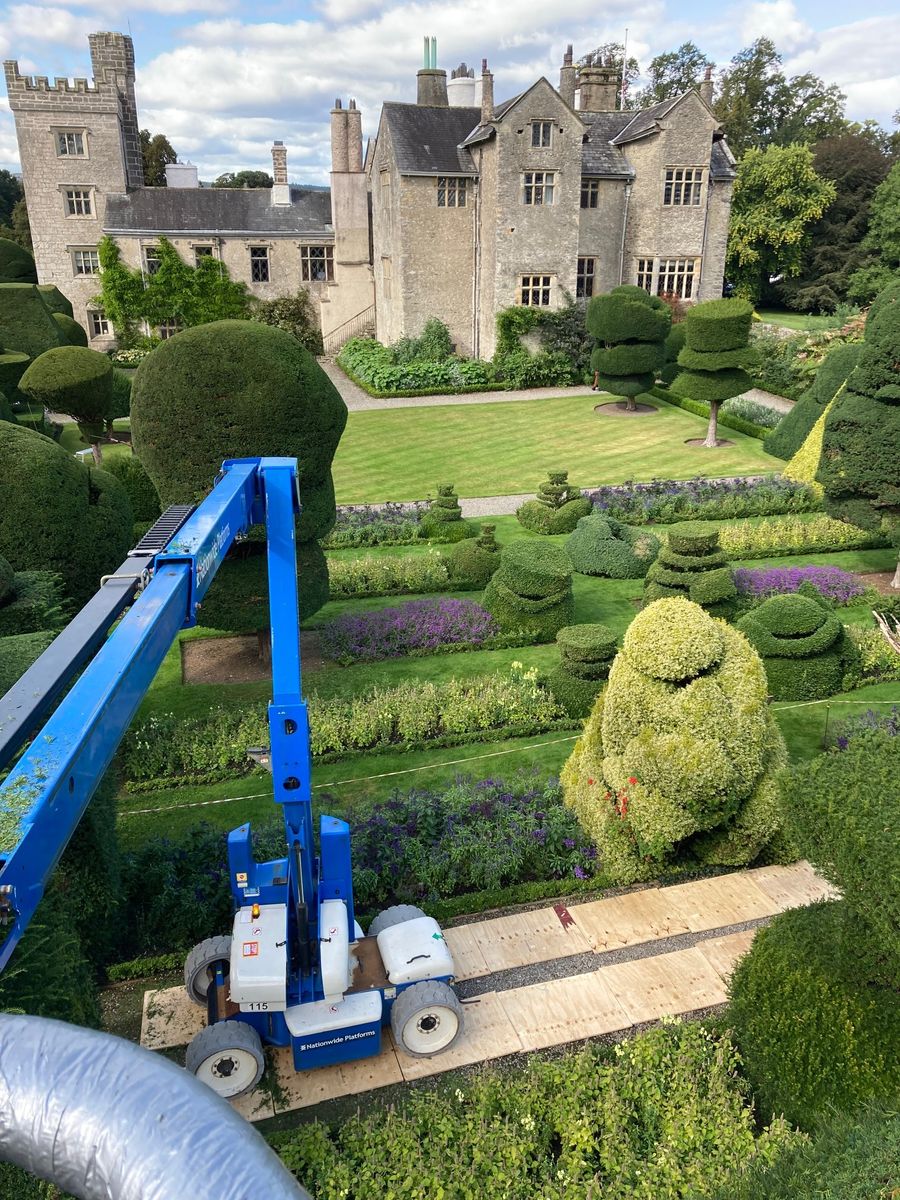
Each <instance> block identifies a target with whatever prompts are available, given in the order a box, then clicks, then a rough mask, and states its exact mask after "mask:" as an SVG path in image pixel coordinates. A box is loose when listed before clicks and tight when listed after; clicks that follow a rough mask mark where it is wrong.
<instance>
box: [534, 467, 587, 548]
mask: <svg viewBox="0 0 900 1200" xmlns="http://www.w3.org/2000/svg"><path fill="white" fill-rule="evenodd" d="M568 478H569V472H568V471H550V472H549V474H548V478H547V479H546V480H545V481H544V482H543V483H542V484H541V486H540V487H539V488H538V492H537V499H536V500H526V501H525V503H524V504H522V505H520V506H519V508H518V509H516V519H517V520H518V522H519V524H520V525H523V526H524V527H525V528H526V529H529V530H531V532H532V533H540V534H544V535H545V536H548V535H552V534H557V533H571V532H572V530H573V529H574V528H575V526H576V525H577V524H578V521H579V519H580V518H581V517H584V516H587V514H588V513H589V512H590V511H591V502H590V500H588V499H587V498H586V497H585V496H583V495H582V493H581V489H580V488H577V487H574V486H573V485H572V484H570V483H569V482H568Z"/></svg>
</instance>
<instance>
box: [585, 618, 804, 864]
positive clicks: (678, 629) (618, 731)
mask: <svg viewBox="0 0 900 1200" xmlns="http://www.w3.org/2000/svg"><path fill="white" fill-rule="evenodd" d="M767 694H768V686H767V682H766V674H765V670H764V668H763V665H762V662H761V660H760V658H759V655H758V654H757V653H756V651H755V650H754V649H753V648H752V647H751V646H750V644H749V643H748V642H747V640H746V639H745V638H744V637H743V636H742V635H741V634H740V633H738V632H737V631H736V630H735V629H733V628H731V626H729V625H726V624H725V623H724V622H723V621H717V620H715V619H714V618H712V617H710V616H709V614H708V613H706V612H704V611H703V609H702V608H700V607H699V606H698V605H696V604H692V603H691V602H690V601H688V600H683V599H666V600H658V601H656V602H655V603H653V604H650V605H649V606H648V607H647V608H645V609H644V610H643V611H642V612H640V613H639V614H638V615H637V616H636V617H635V618H634V620H633V621H632V622H631V624H630V625H629V627H628V629H627V631H626V633H625V638H624V641H623V644H622V649H621V650H620V652H619V653H618V655H617V656H616V659H615V661H614V663H613V666H612V670H611V671H610V674H609V682H608V684H607V686H606V688H605V690H604V691H603V692H602V693H601V694H600V696H599V697H598V699H597V701H596V703H595V705H594V709H593V711H592V713H591V715H590V718H589V719H588V722H587V724H586V725H585V729H584V733H583V734H582V736H581V738H580V739H579V740H578V742H577V743H576V745H575V749H574V751H573V752H572V755H571V757H570V758H569V760H568V761H567V763H566V765H565V767H564V768H563V772H562V784H563V789H564V796H565V803H566V804H567V805H568V806H569V807H570V808H572V809H573V810H574V811H575V813H576V814H577V816H578V819H579V821H580V822H581V825H582V828H583V829H584V830H585V832H586V833H587V834H588V835H589V836H590V837H591V838H592V839H593V840H594V842H595V843H596V845H597V848H598V852H599V854H600V860H601V862H602V864H603V867H604V869H605V870H606V871H608V872H609V873H610V874H611V875H612V876H613V878H614V879H615V880H616V881H617V882H619V883H631V882H634V881H635V880H639V879H649V878H652V877H653V875H655V874H656V873H657V872H658V871H659V870H660V868H661V867H664V866H665V865H667V864H668V863H670V862H671V861H672V860H673V859H674V858H675V857H676V856H677V855H684V854H688V855H689V856H690V857H692V858H695V859H696V860H698V861H700V862H702V863H705V864H710V865H713V864H714V865H718V866H740V865H743V864H745V863H749V862H752V861H753V859H755V858H756V857H757V855H758V854H759V853H760V851H761V850H762V849H763V847H764V846H765V845H766V844H767V843H768V842H769V841H770V840H771V839H772V838H773V836H774V835H775V834H776V833H777V832H778V830H779V827H780V824H781V817H780V813H779V810H778V804H777V786H776V779H777V776H778V772H779V771H780V769H781V768H782V767H783V766H784V764H785V762H786V760H787V752H786V749H785V745H784V740H783V738H782V736H781V733H780V732H779V730H778V726H777V725H776V724H775V721H774V718H773V717H772V715H771V713H770V712H769V710H768V707H767Z"/></svg>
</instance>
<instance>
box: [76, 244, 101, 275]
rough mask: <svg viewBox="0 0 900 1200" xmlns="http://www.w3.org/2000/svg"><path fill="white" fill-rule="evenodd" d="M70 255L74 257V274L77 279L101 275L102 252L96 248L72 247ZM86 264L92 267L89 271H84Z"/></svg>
mask: <svg viewBox="0 0 900 1200" xmlns="http://www.w3.org/2000/svg"><path fill="white" fill-rule="evenodd" d="M69 254H70V255H71V256H72V274H73V275H74V276H75V277H76V278H80V277H82V276H87V275H99V274H100V252H99V250H98V249H97V247H96V246H70V247H69ZM86 263H87V264H88V265H90V267H91V269H90V270H89V271H85V270H84V266H85V264H86ZM79 267H81V270H79Z"/></svg>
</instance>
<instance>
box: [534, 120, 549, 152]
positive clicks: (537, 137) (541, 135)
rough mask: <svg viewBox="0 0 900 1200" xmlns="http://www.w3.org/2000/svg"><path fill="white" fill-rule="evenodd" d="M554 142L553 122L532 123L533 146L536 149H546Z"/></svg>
mask: <svg viewBox="0 0 900 1200" xmlns="http://www.w3.org/2000/svg"><path fill="white" fill-rule="evenodd" d="M552 141H553V122H552V121H532V122H531V144H532V146H534V147H535V148H540V149H545V148H547V147H548V146H550V145H551V144H552Z"/></svg>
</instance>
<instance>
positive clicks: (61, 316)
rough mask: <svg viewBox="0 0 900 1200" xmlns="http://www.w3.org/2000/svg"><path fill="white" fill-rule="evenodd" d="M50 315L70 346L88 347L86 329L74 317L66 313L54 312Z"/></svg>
mask: <svg viewBox="0 0 900 1200" xmlns="http://www.w3.org/2000/svg"><path fill="white" fill-rule="evenodd" d="M50 315H51V316H52V317H53V320H54V321H55V322H56V324H57V325H58V326H59V328H60V330H61V331H62V335H63V337H64V338H65V339H66V341H67V342H68V344H69V345H70V346H87V344H88V335H87V333H86V332H85V329H84V327H83V326H81V325H79V324H78V322H77V321H76V320H75V319H74V318H73V317H70V316H69V314H68V313H64V312H52V313H51V314H50Z"/></svg>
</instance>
